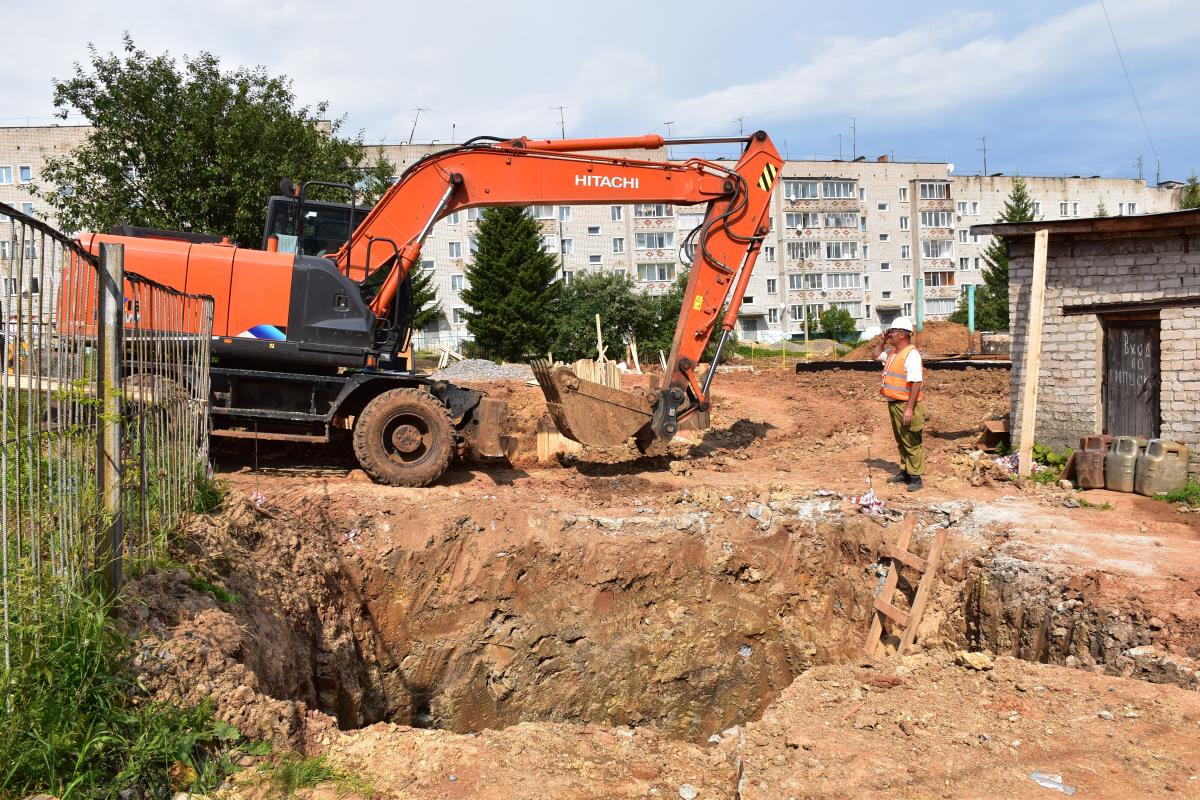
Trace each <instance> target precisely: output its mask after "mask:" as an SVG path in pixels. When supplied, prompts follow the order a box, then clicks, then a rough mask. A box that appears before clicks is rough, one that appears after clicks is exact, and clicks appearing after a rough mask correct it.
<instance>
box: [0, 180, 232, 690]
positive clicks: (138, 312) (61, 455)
mask: <svg viewBox="0 0 1200 800" xmlns="http://www.w3.org/2000/svg"><path fill="white" fill-rule="evenodd" d="M0 277H2V278H3V292H2V293H0V320H2V322H0V359H2V363H0V419H3V421H4V438H3V443H2V446H0V603H2V606H3V607H2V615H3V616H2V620H0V636H2V638H3V644H4V666H5V668H8V666H9V652H10V646H11V644H12V643H13V641H12V640H13V637H14V636H16V635H17V632H18V631H19V630H20V629H21V628H22V625H21V623H23V622H31V620H29V619H28V618H27V617H28V615H29V614H30V613H36V612H35V611H34V609H37V608H44V607H45V604H44V603H37V602H33V601H34V600H37V599H38V598H41V599H45V598H46V597H47V596H51V597H52V596H53V593H62V594H63V596H67V595H68V594H69V592H68V591H66V590H75V591H77V590H80V589H82V588H84V587H86V586H88V585H99V586H100V587H102V588H103V589H105V590H107V591H110V592H111V591H113V590H115V589H116V588H117V587H118V586H119V585H120V583H121V581H122V579H123V577H124V576H125V575H128V574H131V573H134V572H136V571H137V570H138V569H140V568H141V567H142V566H143V565H144V564H145V563H146V562H147V561H151V560H153V559H155V558H157V557H161V556H162V555H163V554H164V550H165V544H166V537H167V534H168V532H169V531H171V530H172V529H173V528H176V527H178V525H179V524H180V522H181V521H182V519H183V517H184V516H185V515H186V514H187V513H188V512H189V511H191V510H192V508H193V507H194V504H195V492H196V491H197V485H198V481H199V480H203V479H205V478H206V477H207V472H206V471H207V470H208V450H207V448H208V435H207V434H208V405H207V400H208V391H209V385H208V384H209V374H208V364H209V345H210V340H211V333H212V315H213V303H212V299H211V298H208V297H200V296H196V295H188V294H183V293H181V292H178V291H176V290H174V289H171V288H169V287H167V286H163V285H161V284H158V283H155V282H154V281H150V280H147V279H145V278H143V277H141V276H139V275H136V274H133V273H126V272H124V271H123V249H122V248H120V247H119V246H105V247H104V248H102V253H101V257H100V258H96V257H94V256H93V255H92V254H91V253H89V252H88V251H87V250H85V249H83V248H82V247H80V246H79V245H78V244H77V243H76V242H74V241H72V240H71V239H70V238H68V237H66V236H64V235H63V234H62V233H60V232H58V231H56V230H54V229H53V228H51V227H50V226H48V225H46V224H44V223H42V222H40V221H38V220H36V219H33V218H31V217H29V216H27V215H24V214H21V213H20V212H18V211H17V210H16V209H14V208H11V207H9V206H6V205H4V204H3V203H0Z"/></svg>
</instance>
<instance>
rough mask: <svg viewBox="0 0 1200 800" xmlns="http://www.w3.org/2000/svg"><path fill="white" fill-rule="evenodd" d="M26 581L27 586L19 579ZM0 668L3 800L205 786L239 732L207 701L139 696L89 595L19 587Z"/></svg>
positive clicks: (125, 648)
mask: <svg viewBox="0 0 1200 800" xmlns="http://www.w3.org/2000/svg"><path fill="white" fill-rule="evenodd" d="M26 585H28V584H26ZM19 602H21V603H23V604H25V607H26V608H30V609H32V612H31V613H28V614H26V617H25V618H26V619H27V620H35V621H33V622H22V623H18V624H15V625H14V626H13V634H14V635H13V637H12V644H13V650H12V662H11V666H10V668H9V669H8V670H7V671H4V672H3V673H2V674H0V703H2V705H0V798H5V799H7V798H18V797H25V796H27V795H30V794H34V793H37V792H46V793H49V794H52V795H54V796H55V797H59V798H62V800H76V799H77V798H78V799H79V800H84V799H85V798H86V799H87V800H91V799H92V798H115V797H116V796H117V795H118V793H119V792H120V791H122V790H124V789H130V788H134V787H137V788H139V789H141V790H142V792H143V793H144V794H145V795H146V796H148V797H159V796H170V794H171V793H172V792H176V791H187V792H204V791H208V790H210V789H212V788H214V787H215V785H216V783H217V781H218V780H219V779H220V778H221V777H222V776H223V775H225V774H227V773H228V772H230V771H231V768H232V765H231V764H230V759H229V755H228V750H229V748H230V747H232V746H233V745H234V743H235V742H236V741H237V740H238V739H239V735H238V733H237V730H236V729H234V728H233V727H232V726H230V725H228V724H226V723H224V722H221V721H219V720H216V719H214V718H213V716H212V709H211V707H210V706H209V705H207V704H204V705H201V706H199V707H196V708H186V709H185V708H176V707H173V706H168V705H163V704H158V703H149V702H146V701H145V698H144V697H141V696H140V695H139V690H138V688H137V685H136V683H135V681H134V679H133V677H132V676H130V675H129V674H128V673H126V672H125V671H124V669H123V665H124V664H125V662H126V661H127V659H128V658H129V643H128V642H127V641H126V640H125V639H124V638H123V637H122V636H121V634H120V633H119V632H118V630H117V628H116V626H115V625H114V623H113V621H112V619H111V617H110V613H109V612H110V611H111V606H109V605H108V604H106V603H105V602H103V601H102V600H100V599H98V598H97V597H96V596H95V595H91V594H85V595H64V594H58V593H55V592H52V591H49V590H46V591H44V592H43V593H42V594H41V595H40V596H39V595H35V594H33V593H32V592H27V593H25V596H22V597H20V598H19Z"/></svg>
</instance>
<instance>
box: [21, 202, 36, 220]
mask: <svg viewBox="0 0 1200 800" xmlns="http://www.w3.org/2000/svg"><path fill="white" fill-rule="evenodd" d="M21 213H22V214H26V215H28V216H30V217H32V216H33V203H21Z"/></svg>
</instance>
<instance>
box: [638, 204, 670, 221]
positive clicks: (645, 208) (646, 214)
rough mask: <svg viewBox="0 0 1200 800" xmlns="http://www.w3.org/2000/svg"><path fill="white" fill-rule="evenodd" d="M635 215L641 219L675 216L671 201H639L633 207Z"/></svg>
mask: <svg viewBox="0 0 1200 800" xmlns="http://www.w3.org/2000/svg"><path fill="white" fill-rule="evenodd" d="M633 216H635V217H638V218H640V219H658V218H661V217H673V216H675V210H674V209H673V208H672V207H671V204H670V203H638V204H637V205H635V206H634V207H633Z"/></svg>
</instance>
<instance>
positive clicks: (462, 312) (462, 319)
mask: <svg viewBox="0 0 1200 800" xmlns="http://www.w3.org/2000/svg"><path fill="white" fill-rule="evenodd" d="M466 322H467V310H466V309H465V308H456V309H454V324H455V325H465V324H466Z"/></svg>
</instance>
